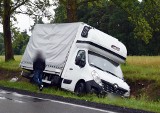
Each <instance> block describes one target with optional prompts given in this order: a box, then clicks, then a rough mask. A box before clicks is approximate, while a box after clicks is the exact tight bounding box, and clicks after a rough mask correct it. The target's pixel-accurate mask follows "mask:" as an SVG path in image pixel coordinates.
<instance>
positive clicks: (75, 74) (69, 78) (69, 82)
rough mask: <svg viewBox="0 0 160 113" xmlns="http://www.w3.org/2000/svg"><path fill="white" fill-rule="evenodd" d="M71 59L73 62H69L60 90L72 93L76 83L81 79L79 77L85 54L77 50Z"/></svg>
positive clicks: (84, 61)
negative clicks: (63, 89)
mask: <svg viewBox="0 0 160 113" xmlns="http://www.w3.org/2000/svg"><path fill="white" fill-rule="evenodd" d="M73 57H74V58H73V59H74V60H72V61H71V62H70V64H69V66H68V68H67V70H66V73H65V75H64V79H63V81H62V88H65V89H68V90H71V91H74V88H75V85H76V83H77V81H78V80H80V79H82V77H81V75H82V72H84V71H85V68H84V67H85V65H86V52H85V51H84V50H79V51H78V52H77V53H76V54H75V55H74V56H73Z"/></svg>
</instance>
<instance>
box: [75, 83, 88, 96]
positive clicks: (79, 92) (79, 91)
mask: <svg viewBox="0 0 160 113" xmlns="http://www.w3.org/2000/svg"><path fill="white" fill-rule="evenodd" d="M75 93H76V94H77V95H83V94H85V93H86V86H85V83H84V82H79V83H78V84H77V85H76V88H75Z"/></svg>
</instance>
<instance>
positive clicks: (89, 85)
mask: <svg viewBox="0 0 160 113" xmlns="http://www.w3.org/2000/svg"><path fill="white" fill-rule="evenodd" d="M86 92H87V93H96V94H103V93H105V91H104V89H103V87H102V86H100V85H98V84H97V83H96V82H95V81H94V80H90V81H87V82H86Z"/></svg>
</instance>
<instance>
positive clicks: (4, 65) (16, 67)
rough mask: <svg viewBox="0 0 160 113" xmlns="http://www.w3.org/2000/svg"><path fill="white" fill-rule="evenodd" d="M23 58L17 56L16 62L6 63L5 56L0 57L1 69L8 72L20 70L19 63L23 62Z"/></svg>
mask: <svg viewBox="0 0 160 113" xmlns="http://www.w3.org/2000/svg"><path fill="white" fill-rule="evenodd" d="M21 58H22V56H21V55H16V56H15V60H12V61H8V62H5V61H4V56H0V68H1V69H6V70H19V69H20V68H19V63H20V61H21Z"/></svg>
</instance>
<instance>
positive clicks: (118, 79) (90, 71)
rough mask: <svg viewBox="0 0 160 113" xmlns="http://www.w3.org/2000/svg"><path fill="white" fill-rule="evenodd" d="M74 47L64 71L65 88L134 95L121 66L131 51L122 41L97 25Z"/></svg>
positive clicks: (125, 95) (81, 91)
mask: <svg viewBox="0 0 160 113" xmlns="http://www.w3.org/2000/svg"><path fill="white" fill-rule="evenodd" d="M83 30H84V29H83ZM81 35H82V34H81ZM109 38H110V40H109ZM107 43H108V44H107ZM106 45H107V46H106ZM73 47H74V48H73V49H72V48H71V51H70V55H69V58H68V59H69V60H68V61H67V62H66V66H65V68H64V71H63V73H62V78H63V81H62V84H61V87H62V88H64V89H67V90H70V91H74V92H76V93H84V92H87V93H88V92H95V93H97V94H100V93H111V94H115V95H120V96H124V97H128V96H129V95H130V88H129V86H128V84H127V83H126V82H125V81H124V78H123V73H122V70H121V67H120V64H121V63H124V62H125V59H126V55H127V50H126V48H125V46H124V45H123V44H122V43H121V42H119V41H118V40H117V39H115V38H113V37H111V36H109V35H106V34H104V33H103V32H101V31H99V30H97V29H90V30H89V31H88V35H87V37H83V36H82V37H80V38H79V39H77V40H76V43H75V45H73Z"/></svg>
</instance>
